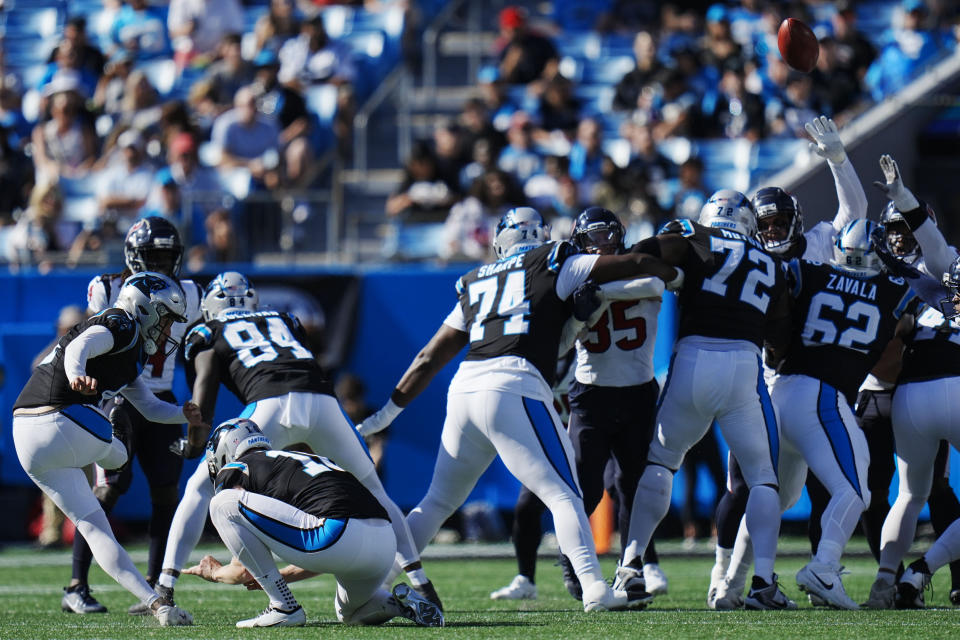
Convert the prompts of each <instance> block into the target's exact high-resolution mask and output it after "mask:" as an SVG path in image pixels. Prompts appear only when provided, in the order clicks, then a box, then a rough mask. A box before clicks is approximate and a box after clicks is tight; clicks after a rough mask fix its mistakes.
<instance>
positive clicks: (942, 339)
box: [898, 306, 960, 383]
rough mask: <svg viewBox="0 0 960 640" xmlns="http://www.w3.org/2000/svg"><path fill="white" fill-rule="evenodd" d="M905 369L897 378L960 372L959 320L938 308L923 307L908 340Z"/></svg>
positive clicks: (904, 379)
mask: <svg viewBox="0 0 960 640" xmlns="http://www.w3.org/2000/svg"><path fill="white" fill-rule="evenodd" d="M905 342H906V343H907V349H906V351H905V352H904V354H903V369H901V370H900V377H899V378H898V382H901V383H904V382H920V381H922V380H934V379H936V378H952V377H955V376H960V322H958V318H953V319H952V320H947V319H946V318H944V317H943V314H942V313H940V311H938V310H937V309H934V308H933V307H929V306H928V307H924V308H923V310H921V311H920V312H919V315H917V321H916V323H915V325H914V329H913V331H912V332H911V334H910V336H909V337H908V338H907V339H906V340H905Z"/></svg>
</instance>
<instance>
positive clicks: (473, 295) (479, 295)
mask: <svg viewBox="0 0 960 640" xmlns="http://www.w3.org/2000/svg"><path fill="white" fill-rule="evenodd" d="M467 294H468V295H469V297H470V306H471V307H472V306H473V305H475V304H477V302H479V303H480V307H479V308H478V309H477V315H476V316H475V317H474V322H473V324H472V325H471V326H470V342H477V341H478V340H483V336H484V334H485V333H486V324H487V322H488V321H489V320H491V319H492V318H495V317H497V316H500V317H502V318H506V320H505V321H504V323H503V335H505V336H512V335H520V334H524V333H526V332H527V331H528V330H529V329H530V322H529V321H528V320H527V316H528V315H529V314H530V301H529V300H527V293H526V273H525V272H523V271H511V272H510V273H508V274H507V277H506V278H504V280H503V288H502V289H501V288H500V277H499V276H491V277H489V278H484V279H483V280H477V281H476V282H471V283H470V285H469V286H468V287H467ZM498 301H499V304H497V311H496V313H494V312H493V306H494V304H495V303H497V302H498Z"/></svg>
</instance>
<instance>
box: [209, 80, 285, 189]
mask: <svg viewBox="0 0 960 640" xmlns="http://www.w3.org/2000/svg"><path fill="white" fill-rule="evenodd" d="M210 142H211V144H213V145H214V147H215V148H216V149H218V150H219V151H220V164H219V165H218V166H219V168H220V169H231V168H235V167H244V168H246V169H248V170H249V171H250V173H251V175H252V176H253V177H254V178H255V179H257V180H258V181H261V182H263V183H264V184H266V185H267V186H268V187H271V188H272V187H274V186H276V184H277V181H278V179H279V178H278V174H277V171H276V170H277V168H278V165H279V143H280V131H279V130H278V129H277V124H276V122H275V121H274V120H273V119H272V118H268V117H267V116H265V115H263V114H261V113H260V112H258V111H257V98H256V95H255V94H254V90H253V88H252V87H243V88H242V89H240V90H239V91H237V95H236V96H235V97H234V101H233V109H231V110H230V111H227V112H226V113H224V114H223V115H221V116H220V117H219V118H217V119H216V121H214V123H213V132H212V134H211V136H210Z"/></svg>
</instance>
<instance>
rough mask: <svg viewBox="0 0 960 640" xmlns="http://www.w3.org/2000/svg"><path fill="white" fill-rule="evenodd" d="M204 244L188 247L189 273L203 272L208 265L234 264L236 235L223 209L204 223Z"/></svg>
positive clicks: (211, 215)
mask: <svg viewBox="0 0 960 640" xmlns="http://www.w3.org/2000/svg"><path fill="white" fill-rule="evenodd" d="M204 227H205V229H206V243H205V244H199V245H195V246H193V247H190V250H189V251H188V252H187V270H188V271H189V272H191V273H196V272H197V271H201V270H203V269H204V268H205V267H206V266H207V265H208V264H213V265H217V264H223V263H225V262H235V261H236V260H237V259H238V258H239V256H238V254H237V234H236V231H235V230H234V227H233V221H232V220H231V219H230V213H229V212H228V211H226V210H225V209H217V210H216V211H214V212H213V213H211V214H210V215H208V216H207V219H206V221H205V222H204Z"/></svg>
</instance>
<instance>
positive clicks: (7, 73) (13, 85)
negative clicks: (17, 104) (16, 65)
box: [0, 40, 56, 97]
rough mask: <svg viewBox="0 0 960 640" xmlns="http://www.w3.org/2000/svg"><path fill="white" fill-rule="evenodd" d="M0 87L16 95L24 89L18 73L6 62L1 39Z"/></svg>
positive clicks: (19, 94) (51, 57)
mask: <svg viewBox="0 0 960 640" xmlns="http://www.w3.org/2000/svg"><path fill="white" fill-rule="evenodd" d="M54 51H56V50H54ZM49 62H53V52H51V55H50V60H49ZM0 87H2V88H4V89H9V90H11V91H13V92H14V93H16V94H17V97H20V96H21V95H22V94H23V89H24V87H23V79H22V78H21V77H20V74H19V73H17V70H16V69H13V68H11V67H10V66H9V65H8V64H7V52H6V49H4V48H3V41H2V40H0Z"/></svg>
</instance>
